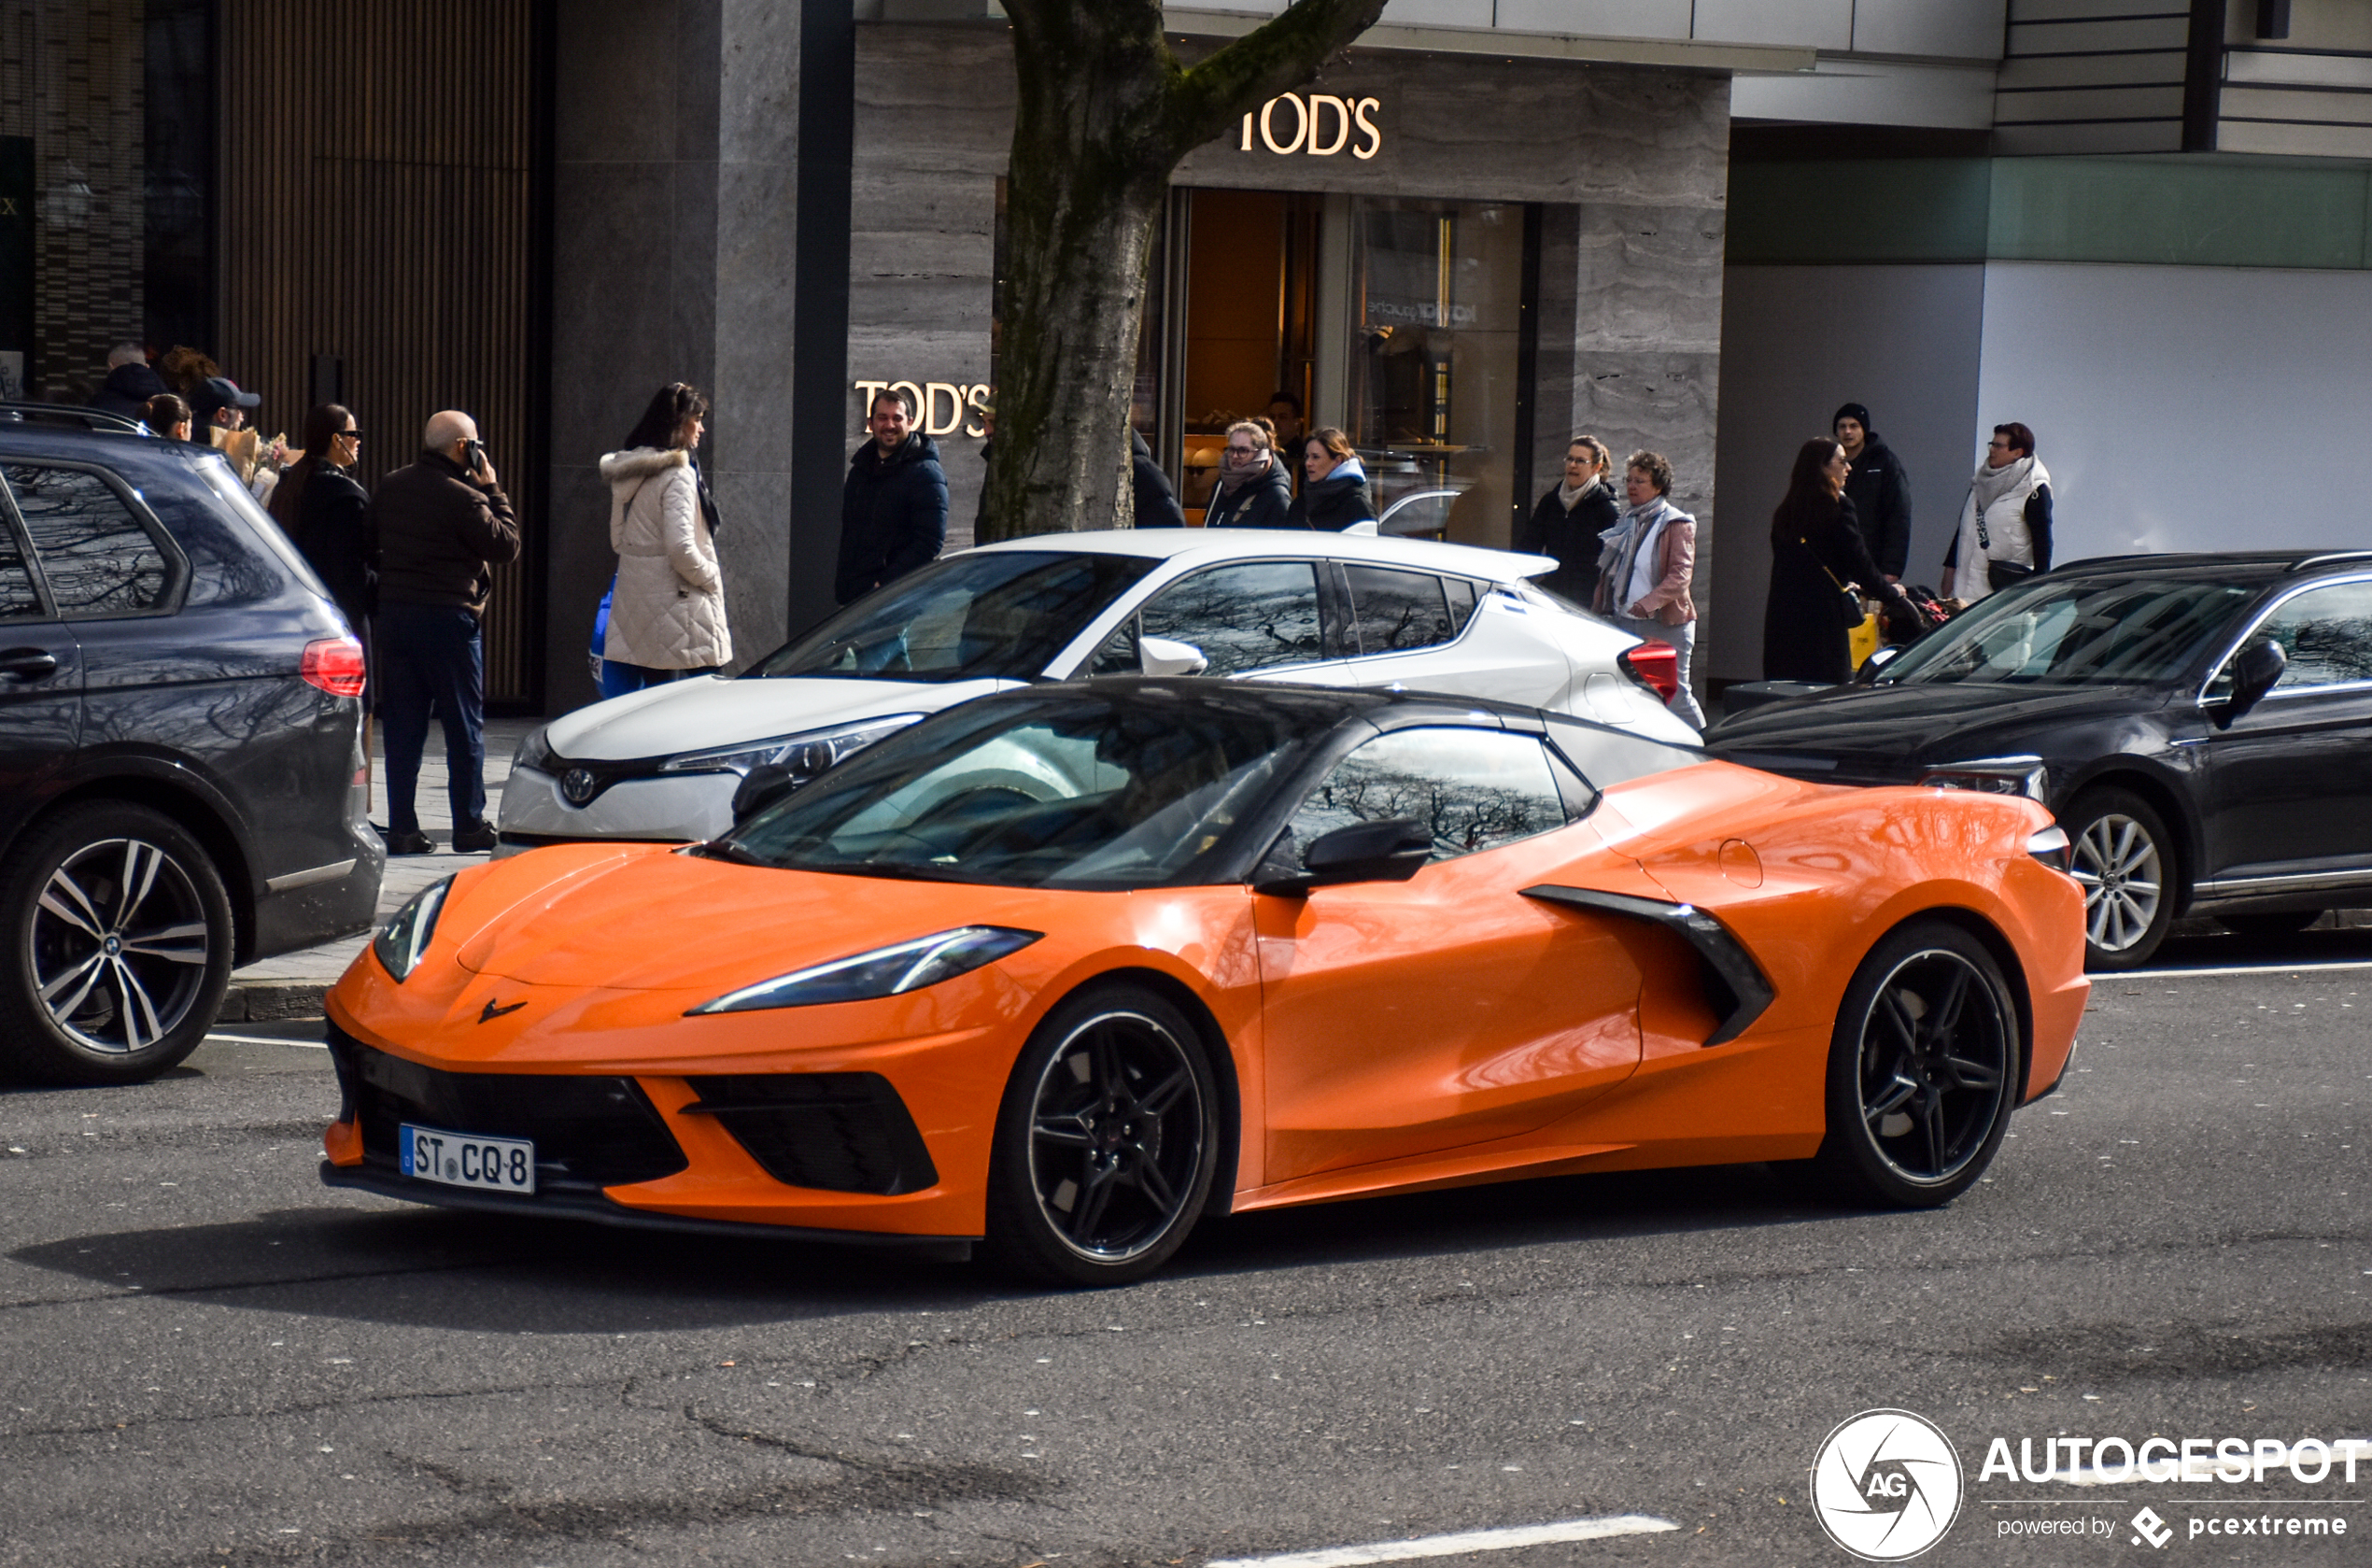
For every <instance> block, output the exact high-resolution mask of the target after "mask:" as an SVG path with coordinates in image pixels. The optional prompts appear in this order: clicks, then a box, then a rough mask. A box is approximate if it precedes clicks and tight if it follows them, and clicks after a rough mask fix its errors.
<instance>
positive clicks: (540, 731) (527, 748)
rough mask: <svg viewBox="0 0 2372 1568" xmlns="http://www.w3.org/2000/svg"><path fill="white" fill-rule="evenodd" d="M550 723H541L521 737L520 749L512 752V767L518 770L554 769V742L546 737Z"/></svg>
mask: <svg viewBox="0 0 2372 1568" xmlns="http://www.w3.org/2000/svg"><path fill="white" fill-rule="evenodd" d="M549 728H551V726H550V725H545V724H539V725H537V726H536V727H534V728H533V729H530V730H529V731H528V732H527V733H526V734H524V735H522V736H520V737H519V749H518V750H517V751H515V752H513V753H512V754H511V768H512V770H513V771H516V770H519V769H521V768H530V769H533V770H535V771H536V772H539V773H548V772H550V771H551V770H552V743H551V742H549V741H546V740H545V739H544V731H545V730H547V729H549Z"/></svg>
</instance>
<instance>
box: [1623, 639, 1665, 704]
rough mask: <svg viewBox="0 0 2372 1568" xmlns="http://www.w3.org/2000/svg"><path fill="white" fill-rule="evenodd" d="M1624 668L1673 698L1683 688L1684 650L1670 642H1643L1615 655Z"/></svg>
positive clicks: (1659, 693) (1658, 693) (1659, 695)
mask: <svg viewBox="0 0 2372 1568" xmlns="http://www.w3.org/2000/svg"><path fill="white" fill-rule="evenodd" d="M1615 662H1616V663H1617V664H1619V665H1621V666H1622V672H1623V673H1624V674H1626V675H1628V676H1630V677H1631V679H1632V680H1634V681H1636V682H1638V683H1639V684H1640V685H1643V686H1645V687H1646V688H1647V689H1648V690H1649V691H1652V692H1654V693H1655V694H1656V700H1657V701H1659V702H1670V701H1671V700H1672V699H1673V698H1674V697H1675V696H1677V695H1678V694H1679V691H1680V653H1679V650H1678V649H1676V648H1674V647H1673V645H1672V644H1671V643H1638V644H1637V645H1635V646H1633V647H1629V648H1625V649H1624V650H1623V651H1622V652H1620V653H1618V654H1617V655H1616V656H1615Z"/></svg>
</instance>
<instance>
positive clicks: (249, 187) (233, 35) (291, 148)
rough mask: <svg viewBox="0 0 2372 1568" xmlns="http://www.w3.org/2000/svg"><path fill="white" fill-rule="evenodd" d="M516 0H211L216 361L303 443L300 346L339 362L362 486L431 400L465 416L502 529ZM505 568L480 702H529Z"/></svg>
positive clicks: (407, 456)
mask: <svg viewBox="0 0 2372 1568" xmlns="http://www.w3.org/2000/svg"><path fill="white" fill-rule="evenodd" d="M529 11H530V6H529V0H346V4H344V5H340V6H337V7H322V6H320V5H318V4H313V3H308V0H224V3H223V6H222V11H221V17H222V32H221V62H222V100H221V120H220V127H221V129H220V137H221V142H220V159H219V167H220V170H221V174H220V179H221V191H220V213H221V225H222V230H221V238H220V250H219V255H220V274H219V275H220V279H221V283H220V289H221V301H220V312H219V320H220V322H221V342H220V344H219V346H218V347H216V348H215V350H214V354H215V358H216V359H217V360H219V362H220V363H221V365H222V368H223V373H224V374H227V375H229V376H231V377H233V379H235V380H236V381H237V382H238V383H239V384H240V385H241V386H242V387H244V388H247V389H248V390H249V391H255V392H261V394H262V395H263V406H262V407H261V409H259V410H258V411H257V414H258V421H257V422H258V423H259V424H260V425H261V427H262V429H263V432H264V433H265V434H266V435H270V434H272V433H273V432H275V431H286V432H287V433H288V435H289V439H290V441H291V442H295V441H297V440H298V439H300V438H301V433H302V430H303V426H304V415H305V412H306V410H307V409H308V408H310V407H311V406H312V403H313V393H312V370H313V356H315V355H317V354H328V355H335V356H337V357H339V358H340V359H342V360H344V361H345V397H344V399H343V401H344V402H345V403H346V405H347V406H348V407H350V408H352V409H353V410H354V416H355V419H356V422H357V423H358V424H359V425H360V427H361V429H362V431H363V433H364V440H363V445H362V460H361V464H360V473H359V475H358V476H359V477H360V478H361V480H362V481H363V483H364V484H365V485H366V486H375V485H376V484H377V482H378V481H379V479H380V478H381V477H382V476H384V475H385V474H386V473H388V472H389V471H390V470H392V469H396V468H400V467H402V465H403V464H405V463H407V462H410V461H411V460H412V459H414V458H415V457H417V455H418V453H419V449H420V435H421V427H422V426H423V424H425V422H426V421H427V419H428V417H429V416H430V415H431V414H432V413H434V412H436V411H437V410H438V409H441V408H459V409H462V410H464V411H466V412H468V413H469V414H471V415H472V416H473V417H475V418H476V419H477V421H478V427H479V429H480V431H482V432H483V433H484V435H485V438H486V441H487V448H488V451H489V454H490V456H491V457H492V458H493V459H494V462H495V465H496V467H497V469H498V471H499V472H500V474H501V481H502V487H503V490H504V492H505V493H506V494H508V495H509V496H510V498H511V501H512V504H513V505H514V506H515V508H516V509H517V511H518V514H519V516H520V518H521V520H522V523H523V524H525V522H526V521H527V519H529V517H531V516H535V515H536V507H535V505H534V502H535V501H536V493H535V492H536V489H537V487H538V486H539V484H540V481H541V476H540V474H539V473H537V469H536V464H535V463H534V462H533V461H531V459H530V454H529V450H528V434H529V395H530V394H529V363H528V354H529V279H530V269H529V232H530V207H529V139H530V125H531V112H530V87H531V70H530V66H531V58H530V41H529ZM528 575H529V573H528V571H527V566H526V562H525V560H524V559H523V560H522V561H521V562H520V563H519V564H517V565H514V566H510V567H506V568H501V569H500V570H498V571H497V572H496V573H495V587H494V600H493V603H492V605H491V607H490V609H489V611H488V614H487V624H486V658H487V671H486V676H487V700H488V701H489V702H518V701H524V700H528V699H531V698H532V697H533V696H534V694H535V693H534V688H535V685H536V684H537V683H536V681H535V679H534V676H535V671H534V670H533V669H532V668H531V666H530V660H531V659H532V658H533V657H536V655H535V653H534V651H533V643H532V642H531V638H530V634H531V625H530V618H529V595H530V593H531V588H530V585H529V582H528Z"/></svg>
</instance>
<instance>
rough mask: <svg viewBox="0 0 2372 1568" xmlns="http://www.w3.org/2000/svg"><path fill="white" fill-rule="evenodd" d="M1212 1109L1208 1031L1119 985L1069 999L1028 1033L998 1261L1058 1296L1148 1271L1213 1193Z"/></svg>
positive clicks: (999, 1144) (1004, 1118)
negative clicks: (1057, 1287) (1067, 1289)
mask: <svg viewBox="0 0 2372 1568" xmlns="http://www.w3.org/2000/svg"><path fill="white" fill-rule="evenodd" d="M1218 1105H1219V1096H1218V1093H1217V1088H1216V1085H1215V1084H1214V1083H1213V1081H1212V1079H1211V1071H1210V1067H1209V1064H1208V1062H1207V1060H1206V1058H1205V1055H1204V1052H1203V1046H1202V1040H1201V1036H1200V1033H1199V1031H1197V1030H1196V1029H1195V1028H1194V1026H1193V1024H1191V1023H1189V1022H1188V1021H1187V1019H1186V1018H1185V1017H1184V1015H1183V1014H1181V1013H1180V1012H1179V1010H1178V1009H1177V1008H1176V1007H1175V1006H1173V1005H1172V1004H1171V1003H1170V1002H1169V1001H1168V1000H1166V999H1165V998H1164V997H1162V996H1159V995H1157V994H1155V993H1153V992H1151V991H1148V990H1145V989H1142V988H1140V987H1137V986H1134V985H1125V984H1115V985H1107V986H1097V987H1093V988H1091V989H1089V990H1086V991H1083V992H1081V993H1080V994H1078V995H1076V996H1072V997H1070V998H1069V999H1067V1000H1066V1001H1065V1002H1064V1003H1063V1005H1061V1006H1060V1007H1058V1008H1056V1009H1055V1010H1053V1011H1052V1013H1050V1014H1049V1015H1048V1016H1047V1019H1046V1021H1045V1022H1044V1023H1043V1024H1039V1025H1038V1029H1037V1031H1036V1032H1035V1033H1034V1034H1032V1035H1031V1037H1030V1042H1029V1044H1028V1045H1027V1046H1026V1047H1025V1048H1024V1050H1023V1052H1022V1055H1021V1060H1020V1062H1019V1063H1017V1064H1016V1065H1015V1067H1014V1068H1013V1076H1012V1079H1011V1081H1010V1082H1009V1083H1008V1084H1007V1086H1006V1091H1005V1101H1004V1105H1003V1107H1002V1108H1001V1109H1000V1111H999V1113H998V1116H997V1131H996V1143H995V1152H994V1153H993V1155H992V1156H991V1168H990V1172H989V1212H988V1244H989V1249H990V1250H991V1252H992V1253H993V1254H994V1255H995V1258H996V1259H997V1261H998V1262H1000V1263H1002V1264H1004V1265H1005V1266H1007V1267H1008V1268H1009V1269H1011V1270H1012V1271H1014V1272H1016V1273H1018V1274H1021V1275H1023V1276H1024V1277H1026V1278H1032V1279H1037V1280H1042V1281H1046V1282H1049V1283H1053V1284H1063V1285H1117V1284H1123V1283H1126V1282H1127V1281H1129V1280H1132V1279H1139V1278H1144V1277H1145V1276H1146V1275H1148V1274H1151V1273H1152V1272H1153V1270H1155V1269H1157V1268H1159V1267H1160V1266H1161V1265H1162V1264H1165V1263H1166V1262H1167V1261H1168V1260H1169V1257H1170V1255H1171V1254H1172V1253H1173V1252H1175V1251H1177V1250H1178V1249H1179V1246H1180V1245H1182V1244H1183V1243H1184V1241H1185V1239H1186V1236H1187V1234H1188V1233H1189V1232H1191V1231H1192V1230H1193V1227H1194V1222H1195V1220H1196V1219H1197V1218H1198V1217H1200V1215H1201V1213H1202V1210H1203V1205H1204V1203H1205V1201H1206V1200H1207V1198H1208V1197H1209V1195H1210V1185H1211V1180H1212V1177H1213V1173H1214V1171H1215V1170H1216V1168H1217V1165H1218V1152H1219V1117H1218Z"/></svg>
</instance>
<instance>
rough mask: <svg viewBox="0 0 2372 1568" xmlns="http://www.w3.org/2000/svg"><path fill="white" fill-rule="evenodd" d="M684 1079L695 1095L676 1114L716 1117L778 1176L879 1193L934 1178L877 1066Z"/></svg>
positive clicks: (828, 1188)
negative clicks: (870, 1069)
mask: <svg viewBox="0 0 2372 1568" xmlns="http://www.w3.org/2000/svg"><path fill="white" fill-rule="evenodd" d="M687 1081H688V1082H689V1083H690V1084H691V1085H692V1089H693V1092H694V1093H695V1094H697V1095H699V1096H700V1097H699V1101H698V1102H697V1103H695V1104H692V1105H687V1106H685V1108H684V1109H682V1110H681V1111H679V1112H677V1114H678V1115H682V1116H713V1117H715V1118H716V1119H717V1121H718V1122H719V1123H722V1124H723V1125H724V1128H725V1130H726V1131H727V1132H728V1133H730V1134H732V1135H733V1137H734V1139H735V1140H736V1141H737V1142H739V1143H740V1144H741V1147H742V1148H744V1149H746V1150H748V1151H749V1152H750V1157H751V1158H752V1159H754V1160H755V1161H756V1162H757V1163H758V1164H759V1165H763V1166H764V1167H765V1168H766V1174H767V1175H769V1176H771V1177H772V1178H774V1180H777V1181H781V1182H784V1183H786V1184H788V1185H790V1186H793V1187H812V1188H817V1189H819V1190H821V1191H824V1192H827V1193H878V1194H881V1195H882V1196H883V1197H894V1196H896V1195H897V1194H900V1193H919V1192H921V1191H922V1190H923V1189H925V1187H932V1186H936V1185H937V1184H938V1182H939V1171H938V1170H937V1169H936V1168H935V1167H934V1166H933V1165H932V1164H931V1156H930V1151H929V1150H928V1149H926V1148H925V1147H924V1144H923V1135H922V1134H921V1132H919V1131H918V1130H917V1129H916V1128H915V1126H914V1118H913V1117H912V1116H911V1114H909V1113H908V1111H907V1109H906V1102H905V1101H904V1100H901V1099H899V1098H898V1096H897V1090H896V1089H894V1088H892V1087H891V1086H890V1081H889V1080H888V1079H886V1078H883V1077H882V1075H881V1074H879V1073H871V1072H818V1073H744V1074H734V1075H731V1076H719V1077H708V1078H694V1079H689V1080H687Z"/></svg>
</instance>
